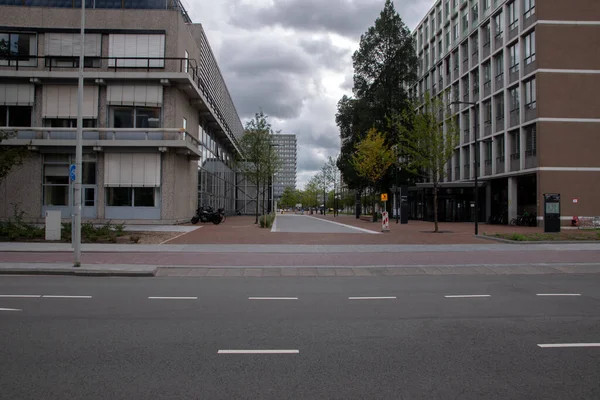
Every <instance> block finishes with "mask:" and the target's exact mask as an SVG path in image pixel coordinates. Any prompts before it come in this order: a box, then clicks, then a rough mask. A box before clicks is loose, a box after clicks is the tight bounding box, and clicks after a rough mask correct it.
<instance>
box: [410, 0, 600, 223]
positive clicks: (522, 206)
mask: <svg viewBox="0 0 600 400" xmlns="http://www.w3.org/2000/svg"><path fill="white" fill-rule="evenodd" d="M537 3H538V4H536V0H439V1H437V2H435V4H434V6H433V7H432V8H431V10H430V11H429V12H428V13H427V15H426V16H425V17H424V19H423V20H422V21H421V23H420V24H419V25H418V26H417V28H416V29H415V30H414V32H413V35H414V40H415V43H416V48H417V52H418V56H419V74H418V75H419V77H420V79H419V81H418V84H417V85H416V87H415V88H414V93H413V94H415V95H418V96H423V95H424V94H425V93H426V92H429V93H430V94H431V95H434V96H442V97H443V99H444V101H445V102H446V104H452V103H454V102H457V103H454V105H452V106H451V107H450V113H451V114H454V115H456V116H457V117H458V123H459V126H460V144H459V145H458V146H457V147H456V152H455V155H454V157H453V159H452V161H451V163H450V164H449V165H448V166H447V179H446V182H445V183H444V185H443V188H442V190H441V201H440V207H439V212H440V217H441V219H442V220H447V221H472V220H473V218H474V210H475V207H474V190H473V187H474V186H473V179H474V177H475V173H477V174H478V177H479V178H480V180H481V181H480V182H481V184H480V188H479V199H480V204H479V208H480V211H481V212H480V215H479V219H480V220H481V221H485V220H487V219H488V218H489V217H490V216H497V215H501V216H503V219H504V221H510V219H512V218H514V217H516V216H517V215H518V214H521V213H523V212H525V211H528V212H535V213H537V215H538V222H541V219H542V216H543V214H544V213H543V205H544V194H545V193H559V194H560V195H561V220H563V222H564V223H568V221H570V220H571V219H572V217H573V216H599V215H600V185H598V184H597V183H598V182H600V157H598V152H599V151H600V135H599V134H598V133H599V130H600V96H599V93H600V53H598V51H596V49H597V48H598V38H599V37H600V1H597V0H572V1H562V0H543V1H538V2H537ZM458 102H460V103H458ZM476 153H477V154H478V156H479V157H477V158H478V160H479V163H478V164H476V156H475V155H476ZM432 214H433V201H432V195H431V189H430V185H429V187H428V185H427V184H426V183H425V184H422V185H420V188H419V189H418V190H416V191H413V192H411V216H412V217H413V218H424V219H429V218H431V215H432Z"/></svg>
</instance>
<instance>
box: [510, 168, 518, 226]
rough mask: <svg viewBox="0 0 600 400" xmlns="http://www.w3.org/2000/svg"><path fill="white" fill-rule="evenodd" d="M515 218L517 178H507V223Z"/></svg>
mask: <svg viewBox="0 0 600 400" xmlns="http://www.w3.org/2000/svg"><path fill="white" fill-rule="evenodd" d="M513 218H517V177H516V176H511V177H509V178H508V222H510V221H511V220H512V219H513Z"/></svg>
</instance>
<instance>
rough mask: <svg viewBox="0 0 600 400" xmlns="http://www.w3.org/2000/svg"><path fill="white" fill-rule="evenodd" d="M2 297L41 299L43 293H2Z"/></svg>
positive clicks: (0, 295)
mask: <svg viewBox="0 0 600 400" xmlns="http://www.w3.org/2000/svg"><path fill="white" fill-rule="evenodd" d="M0 297H2V298H21V299H39V298H40V297H42V295H41V294H0Z"/></svg>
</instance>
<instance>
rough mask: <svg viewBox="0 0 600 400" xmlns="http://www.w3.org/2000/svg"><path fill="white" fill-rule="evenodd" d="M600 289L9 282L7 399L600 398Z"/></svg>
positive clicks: (1, 337) (594, 279)
mask: <svg viewBox="0 0 600 400" xmlns="http://www.w3.org/2000/svg"><path fill="white" fill-rule="evenodd" d="M599 289H600V275H586V276H582V275H561V276H555V275H536V276H525V275H506V276H487V275H473V276H464V275H460V276H402V277H400V276H391V277H390V276H379V277H349V278H339V277H331V278H260V279H252V278H243V277H236V278H226V277H223V278H170V277H169V278H77V277H35V276H3V277H0V358H1V360H2V362H1V363H0V388H1V390H2V392H1V393H2V395H1V397H2V398H5V399H61V400H63V399H83V398H85V399H107V398H109V399H284V398H285V399H317V398H331V399H360V398H371V399H384V398H385V399H451V398H460V399H506V398H510V399H532V398H543V399H571V398H572V399H583V398H585V399H593V398H600V347H596V346H600V290H599ZM584 345H585V346H588V347H582V346H584ZM569 346H571V347H569ZM266 350H270V353H266V354H265V351H266Z"/></svg>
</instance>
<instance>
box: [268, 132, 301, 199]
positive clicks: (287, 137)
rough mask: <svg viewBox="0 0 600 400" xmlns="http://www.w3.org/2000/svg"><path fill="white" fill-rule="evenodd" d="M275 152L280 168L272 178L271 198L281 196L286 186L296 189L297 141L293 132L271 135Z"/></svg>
mask: <svg viewBox="0 0 600 400" xmlns="http://www.w3.org/2000/svg"><path fill="white" fill-rule="evenodd" d="M272 142H273V144H274V145H275V152H276V154H277V157H278V158H279V161H280V163H281V168H280V170H279V171H277V172H276V173H275V177H274V179H273V198H274V199H275V200H276V201H277V200H279V199H280V198H281V195H282V194H283V191H284V190H285V188H286V187H288V186H289V187H292V188H293V189H296V163H297V143H296V135H294V134H278V135H273V139H272Z"/></svg>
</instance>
